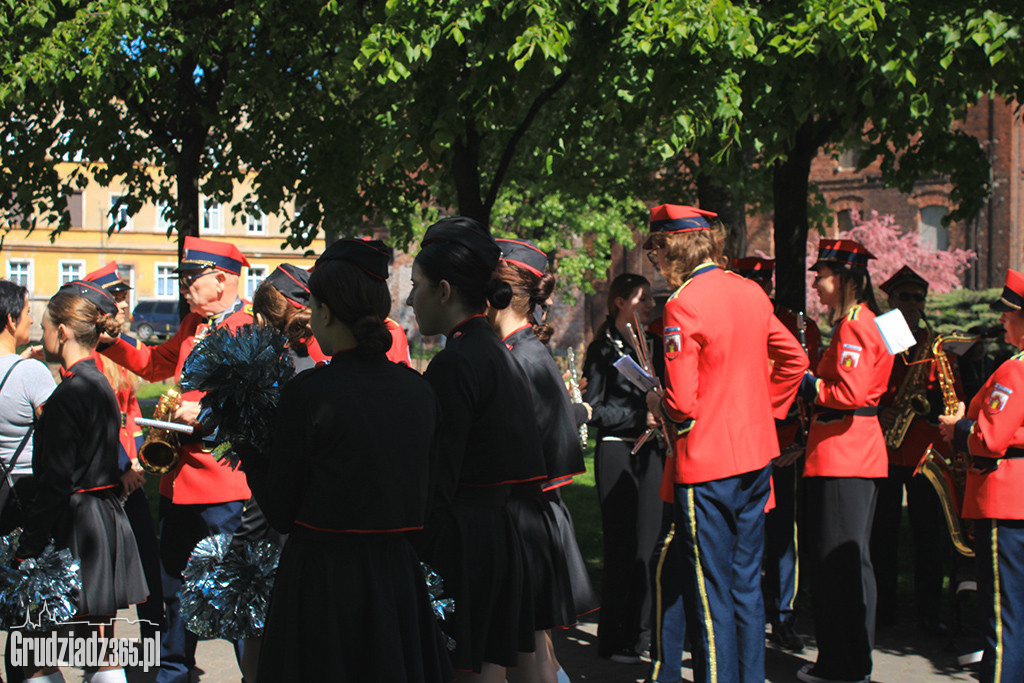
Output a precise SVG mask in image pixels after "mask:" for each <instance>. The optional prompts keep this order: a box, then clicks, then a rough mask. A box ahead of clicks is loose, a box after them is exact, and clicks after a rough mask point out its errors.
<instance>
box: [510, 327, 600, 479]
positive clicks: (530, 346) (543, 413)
mask: <svg viewBox="0 0 1024 683" xmlns="http://www.w3.org/2000/svg"><path fill="white" fill-rule="evenodd" d="M505 345H506V346H508V348H509V350H510V351H512V357H513V358H514V359H515V360H516V362H517V363H518V364H519V367H520V368H522V370H523V372H524V373H525V374H526V378H527V379H528V380H529V383H530V389H531V390H532V391H533V411H534V415H535V416H536V418H537V427H538V428H539V429H540V437H541V444H542V447H543V449H544V464H545V468H546V469H547V475H548V478H547V482H546V483H545V488H553V487H555V486H559V485H561V484H566V483H568V482H569V481H571V479H572V477H573V476H574V475H577V474H580V473H581V472H584V471H585V470H586V465H584V463H583V448H582V446H580V436H579V432H577V431H576V426H577V425H576V420H575V418H574V414H573V407H572V403H571V402H570V400H569V392H568V391H566V389H565V382H563V381H562V376H561V373H559V371H558V366H557V365H555V361H554V359H553V358H552V357H551V354H550V353H549V352H548V349H547V347H546V346H544V344H542V343H541V341H540V340H539V339H537V335H536V334H535V333H534V332H533V327H532V326H531V325H527V326H525V327H523V328H521V329H518V330H516V331H515V332H513V333H512V334H510V335H509V336H507V337H505Z"/></svg>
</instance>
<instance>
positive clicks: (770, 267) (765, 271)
mask: <svg viewBox="0 0 1024 683" xmlns="http://www.w3.org/2000/svg"><path fill="white" fill-rule="evenodd" d="M729 270H731V271H732V272H734V273H736V274H737V275H742V276H743V277H745V278H747V279H749V280H770V279H771V277H772V273H774V272H775V259H770V258H761V257H759V256H747V257H745V258H734V259H733V260H732V262H731V263H730V264H729Z"/></svg>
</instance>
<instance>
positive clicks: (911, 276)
mask: <svg viewBox="0 0 1024 683" xmlns="http://www.w3.org/2000/svg"><path fill="white" fill-rule="evenodd" d="M902 285H917V286H919V287H924V288H925V289H928V281H927V280H925V279H924V278H923V277H921V276H920V275H918V274H917V273H915V272H914V269H913V268H911V267H910V266H903V267H902V268H900V269H899V270H897V271H896V272H895V273H893V275H892V277H891V278H889V279H888V280H886V281H885V282H883V283H882V284H880V285H878V288H879V289H880V290H882V291H883V292H885V293H886V294H888V293H889V292H890V291H891V290H893V289H896V288H897V287H900V286H902Z"/></svg>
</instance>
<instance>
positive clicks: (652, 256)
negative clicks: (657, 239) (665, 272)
mask: <svg viewBox="0 0 1024 683" xmlns="http://www.w3.org/2000/svg"><path fill="white" fill-rule="evenodd" d="M647 260H648V261H650V262H651V264H652V265H655V266H656V265H658V250H657V249H651V250H650V251H648V252H647Z"/></svg>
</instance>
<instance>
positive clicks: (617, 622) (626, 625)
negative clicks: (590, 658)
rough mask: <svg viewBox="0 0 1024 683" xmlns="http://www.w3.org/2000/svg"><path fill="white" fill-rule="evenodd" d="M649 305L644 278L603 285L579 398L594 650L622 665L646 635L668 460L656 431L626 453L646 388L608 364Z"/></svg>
mask: <svg viewBox="0 0 1024 683" xmlns="http://www.w3.org/2000/svg"><path fill="white" fill-rule="evenodd" d="M653 308H654V300H653V298H652V297H651V284H650V282H648V281H647V278H644V277H642V276H640V275H634V274H632V273H624V274H622V275H619V276H618V277H616V278H615V279H614V280H613V281H612V283H611V285H610V286H609V288H608V319H607V320H606V321H605V323H604V325H602V326H601V328H600V329H598V331H597V333H596V335H595V336H594V341H593V342H591V344H590V346H589V347H588V348H587V354H586V358H585V359H584V361H583V376H584V378H586V381H587V386H586V390H585V392H584V394H583V400H584V402H586V403H588V404H589V405H590V406H591V408H592V409H593V413H594V415H593V418H592V419H591V421H590V424H592V425H595V426H596V427H597V449H596V451H595V453H594V471H595V478H596V480H597V493H598V496H599V498H600V503H601V526H602V531H603V542H604V573H603V579H602V582H601V585H602V588H601V613H600V615H599V621H598V627H597V639H598V645H597V651H598V654H599V655H600V656H601V657H605V658H608V659H611V660H612V661H616V662H621V663H625V664H633V663H636V662H638V661H639V653H640V652H641V651H642V650H643V649H645V648H646V647H647V645H648V641H649V639H650V624H649V619H650V617H649V615H650V614H651V585H650V584H651V580H650V573H649V571H648V563H649V561H650V558H651V554H652V552H653V550H654V545H655V543H656V542H657V538H658V531H659V529H660V526H661V516H662V502H661V499H660V498H659V496H658V492H659V488H660V486H661V475H662V471H663V470H664V464H665V461H664V454H663V452H662V451H661V449H660V447H659V445H658V442H657V440H656V439H655V438H654V437H651V438H650V439H648V441H647V442H646V444H645V445H644V446H643V447H642V448H641V449H640V451H639V452H637V454H636V455H630V451H631V450H632V449H633V446H634V444H635V443H636V441H637V439H638V438H640V437H641V436H642V435H643V434H644V432H646V431H647V429H648V427H649V426H652V425H653V424H654V421H653V417H652V416H651V415H650V413H649V412H648V411H647V403H646V400H645V397H644V393H643V392H642V391H641V390H640V389H637V388H636V387H635V386H633V385H632V384H631V383H630V382H629V381H628V380H626V379H625V377H623V376H622V374H621V373H619V371H618V370H617V369H616V368H615V367H614V366H613V365H612V364H613V363H614V362H615V361H616V360H618V359H619V358H621V357H622V356H626V355H628V356H632V357H633V358H634V360H636V351H635V350H634V348H633V345H632V344H631V343H630V341H629V334H628V331H627V328H626V324H627V323H629V324H630V325H634V324H635V323H634V322H633V312H634V311H636V313H637V314H638V315H639V317H640V323H641V324H642V325H646V324H647V322H648V321H647V318H648V316H649V315H650V313H651V310H652V309H653ZM637 332H638V333H640V334H643V333H642V332H640V331H637ZM651 341H652V351H651V356H652V358H651V361H652V362H653V363H655V365H656V367H655V368H654V369H655V372H656V373H660V371H661V368H660V365H661V364H662V363H663V359H662V356H661V347H660V344H657V342H656V340H653V339H652V340H651Z"/></svg>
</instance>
